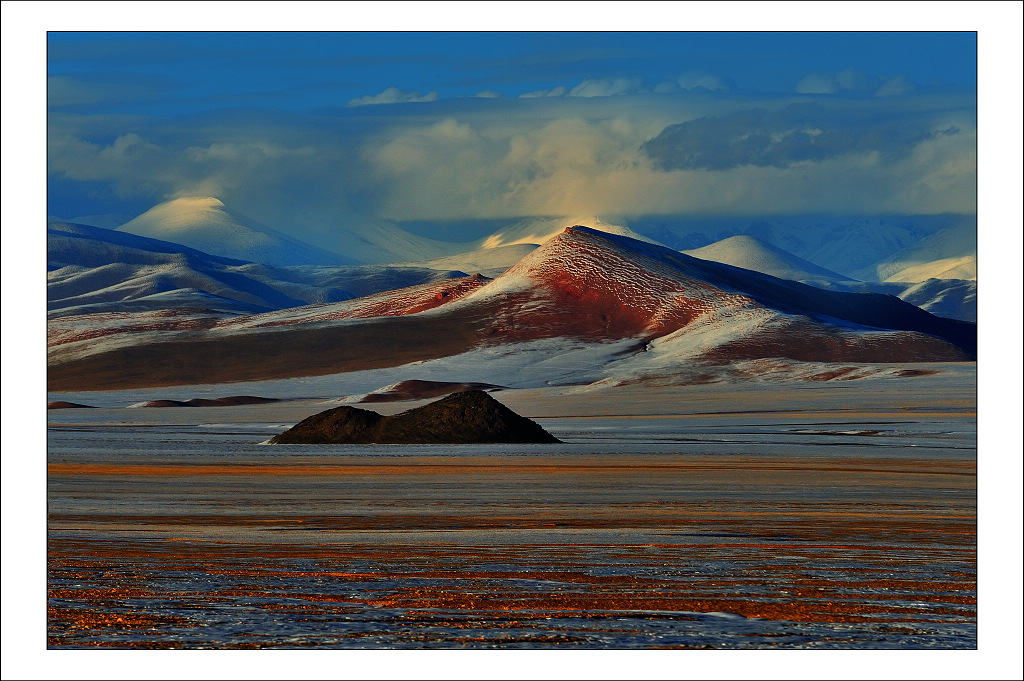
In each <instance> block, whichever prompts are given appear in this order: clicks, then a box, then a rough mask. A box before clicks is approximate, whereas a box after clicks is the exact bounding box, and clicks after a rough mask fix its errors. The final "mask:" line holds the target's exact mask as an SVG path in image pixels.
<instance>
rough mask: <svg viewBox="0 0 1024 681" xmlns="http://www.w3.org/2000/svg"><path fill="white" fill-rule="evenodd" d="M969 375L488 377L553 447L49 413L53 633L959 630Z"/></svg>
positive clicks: (175, 641) (258, 416)
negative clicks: (308, 441)
mask: <svg viewBox="0 0 1024 681" xmlns="http://www.w3.org/2000/svg"><path fill="white" fill-rule="evenodd" d="M975 378H976V373H975V369H974V366H973V365H942V370H941V371H940V372H939V373H938V374H935V375H918V376H911V377H903V378H897V377H887V378H884V379H864V380H859V381H845V382H843V381H828V382H822V383H761V384H756V385H746V386H740V385H728V384H712V385H696V386H695V385H691V386H656V385H635V386H624V387H617V388H607V389H604V390H599V391H583V390H579V389H573V388H565V387H563V388H547V389H543V390H508V391H500V392H497V393H494V396H495V397H496V398H497V399H499V400H500V401H502V402H503V403H505V404H506V405H507V406H509V407H511V408H512V409H513V410H515V411H517V412H518V413H520V414H523V415H525V416H529V417H530V418H533V419H535V420H537V421H538V422H539V423H540V424H541V425H543V426H544V427H545V428H546V429H547V430H548V431H549V432H551V433H552V434H553V435H555V436H556V437H558V438H560V439H561V440H563V441H564V444H559V445H486V446H468V445H467V446H436V445H435V446H391V445H350V446H305V445H288V446H285V445H278V446H268V445H263V444H261V443H262V442H264V441H265V440H267V439H268V438H269V437H271V436H272V435H274V434H276V433H278V432H281V431H282V430H284V429H285V428H286V427H288V426H290V425H292V424H294V423H296V422H297V421H299V420H301V419H302V418H304V417H305V416H308V415H310V414H313V413H316V412H318V411H322V410H324V409H327V408H329V407H330V406H334V405H332V404H328V403H325V401H324V399H322V396H320V397H317V398H315V399H314V398H308V399H291V400H288V401H282V402H277V403H272V404H265V405H254V406H244V407H241V406H239V407H204V408H184V407H173V408H160V409H157V408H148V409H147V408H126V406H107V407H104V408H97V409H62V410H51V411H49V412H48V422H49V423H48V452H47V461H48V477H47V479H48V484H47V504H48V528H47V529H48V547H47V548H48V566H47V567H48V592H49V593H48V618H47V637H48V639H47V640H48V646H49V647H50V648H89V647H111V648H147V649H152V648H190V649H194V648H311V647H319V648H345V649H358V648H369V649H396V648H457V649H463V648H530V649H537V648H601V649H634V648H640V649H650V648H718V649H723V648H729V649H749V648H814V649H921V648H925V649H950V648H958V649H975V648H977V605H976V595H977V570H976V568H977V547H976V537H977V480H976V471H977V446H976V444H977V428H976V426H977V414H976V390H975ZM219 389H220V390H221V391H222V394H225V395H226V394H266V392H265V391H264V392H263V393H256V392H250V391H248V390H246V388H245V387H243V388H236V387H235V386H229V387H226V386H221V387H220V388H219ZM258 389H260V387H258V386H257V387H252V388H251V390H258ZM335 396H337V395H335ZM149 397H150V396H141V397H140V396H139V395H138V394H135V393H127V392H126V393H123V394H120V395H111V394H108V395H106V396H105V398H104V399H105V400H106V403H107V404H108V405H110V404H114V403H116V402H117V400H118V399H120V400H122V401H123V402H124V404H125V405H127V404H130V403H132V401H133V400H137V399H149ZM89 398H90V395H89V394H86V393H80V394H77V395H65V394H61V395H51V396H50V399H51V400H53V399H69V400H71V401H82V402H86V403H88V401H89ZM421 403H422V402H415V403H410V402H404V403H389V404H374V405H368V408H371V409H375V410H378V411H382V412H384V413H395V412H397V411H402V410H405V409H408V408H410V407H412V406H417V405H418V404H421Z"/></svg>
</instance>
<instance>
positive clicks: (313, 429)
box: [270, 390, 559, 444]
mask: <svg viewBox="0 0 1024 681" xmlns="http://www.w3.org/2000/svg"><path fill="white" fill-rule="evenodd" d="M558 441H559V440H558V439H557V438H555V437H554V436H552V435H551V434H549V433H548V432H547V431H545V430H544V429H543V428H541V427H540V425H538V424H537V423H536V422H534V421H531V420H530V419H528V418H526V417H523V416H520V415H519V414H516V413H515V412H514V411H512V410H511V409H509V408H508V407H506V406H505V405H503V404H501V403H500V402H498V401H497V400H495V399H494V398H493V397H491V396H490V395H488V394H487V393H485V392H484V391H482V390H471V391H467V392H459V393H454V394H452V395H449V396H448V397H445V398H444V399H441V400H438V401H437V402H432V403H430V404H427V405H424V406H422V407H418V408H416V409H411V410H409V411H406V412H402V413H401V414H395V415H394V416H381V415H380V414H378V413H377V412H373V411H368V410H366V409H358V408H356V407H337V408H335V409H329V410H327V411H324V412H321V413H319V414H315V415H313V416H310V417H309V418H307V419H304V420H303V421H301V422H299V423H298V424H297V425H295V426H294V427H292V428H290V429H289V430H286V431H285V432H283V433H281V434H280V435H277V436H275V437H273V438H271V440H270V443H271V444H484V443H502V442H506V443H531V442H537V443H544V442H558Z"/></svg>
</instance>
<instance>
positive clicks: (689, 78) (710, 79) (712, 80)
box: [676, 71, 729, 92]
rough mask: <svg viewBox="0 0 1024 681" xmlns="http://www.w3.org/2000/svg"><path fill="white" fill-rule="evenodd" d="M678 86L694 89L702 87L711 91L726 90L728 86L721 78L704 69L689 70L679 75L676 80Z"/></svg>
mask: <svg viewBox="0 0 1024 681" xmlns="http://www.w3.org/2000/svg"><path fill="white" fill-rule="evenodd" d="M676 82H677V83H679V87H681V88H682V89H684V90H696V89H698V88H703V89H705V90H711V91H712V92H728V90H729V86H728V85H726V84H725V83H724V82H723V81H722V79H721V78H719V77H718V76H714V75H712V74H710V73H705V72H704V71H689V72H687V73H684V74H683V75H681V76H679V78H678V79H677V80H676Z"/></svg>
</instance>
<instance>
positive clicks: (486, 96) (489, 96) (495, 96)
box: [476, 90, 501, 99]
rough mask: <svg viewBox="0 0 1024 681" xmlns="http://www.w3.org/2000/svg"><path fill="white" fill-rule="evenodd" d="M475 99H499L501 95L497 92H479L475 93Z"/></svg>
mask: <svg viewBox="0 0 1024 681" xmlns="http://www.w3.org/2000/svg"><path fill="white" fill-rule="evenodd" d="M476 96H477V97H483V98H484V99H498V98H499V97H501V93H500V92H498V91H497V90H481V91H480V92H478V93H476Z"/></svg>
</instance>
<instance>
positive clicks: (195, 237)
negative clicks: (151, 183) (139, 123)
mask: <svg viewBox="0 0 1024 681" xmlns="http://www.w3.org/2000/svg"><path fill="white" fill-rule="evenodd" d="M117 230H118V231H121V232H127V233H130V234H136V235H138V236H145V237H150V238H153V239H161V240H164V241H171V242H174V243H178V244H182V245H183V246H188V247H189V248H194V249H196V250H200V251H204V252H206V253H211V254H214V255H220V256H226V257H229V258H235V259H237V260H245V261H249V262H259V263H264V264H268V265H345V264H354V263H356V262H358V261H357V260H355V259H353V258H350V257H346V256H342V255H339V254H337V253H332V252H331V251H327V250H324V249H322V248H318V247H316V246H313V245H311V244H307V243H305V242H303V241H300V240H298V239H295V238H293V237H290V236H288V235H287V234H283V233H281V232H278V231H277V230H274V229H271V228H270V227H267V226H266V225H262V224H260V223H259V222H257V221H255V220H252V219H250V218H247V217H245V216H243V215H239V214H238V213H235V212H234V211H231V210H229V209H228V208H227V207H226V206H225V205H224V203H223V202H221V201H220V200H219V199H215V198H212V197H208V196H206V197H183V198H178V199H173V200H171V201H167V202H165V203H161V204H159V205H157V206H154V207H153V208H151V209H149V210H148V211H146V212H145V213H143V214H142V215H140V216H138V217H137V218H135V219H133V220H130V221H128V222H127V223H125V224H123V225H121V226H120V227H118V228H117Z"/></svg>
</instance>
